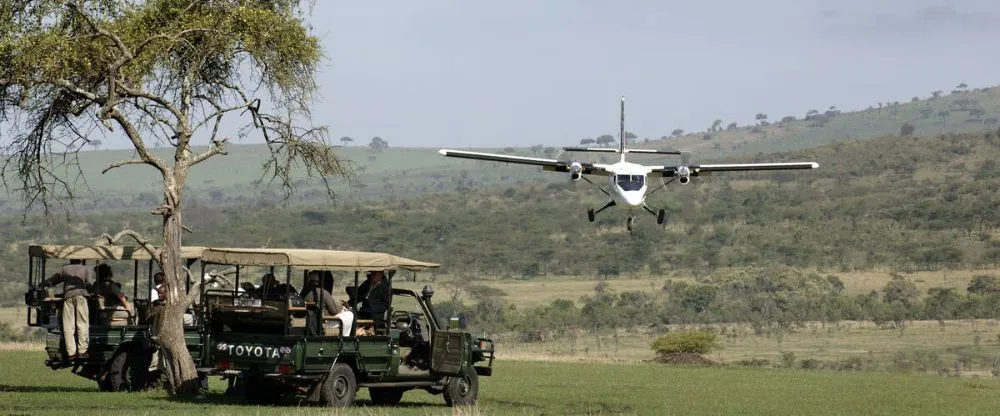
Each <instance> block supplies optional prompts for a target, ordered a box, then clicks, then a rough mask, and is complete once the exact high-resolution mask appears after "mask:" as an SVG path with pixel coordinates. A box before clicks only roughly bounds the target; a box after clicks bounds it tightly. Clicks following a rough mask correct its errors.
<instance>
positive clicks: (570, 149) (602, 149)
mask: <svg viewBox="0 0 1000 416" xmlns="http://www.w3.org/2000/svg"><path fill="white" fill-rule="evenodd" d="M563 150H564V151H567V152H595V153H618V149H615V148H612V147H564V148H563ZM625 153H645V154H650V155H679V154H682V153H683V152H682V151H680V150H656V149H625Z"/></svg>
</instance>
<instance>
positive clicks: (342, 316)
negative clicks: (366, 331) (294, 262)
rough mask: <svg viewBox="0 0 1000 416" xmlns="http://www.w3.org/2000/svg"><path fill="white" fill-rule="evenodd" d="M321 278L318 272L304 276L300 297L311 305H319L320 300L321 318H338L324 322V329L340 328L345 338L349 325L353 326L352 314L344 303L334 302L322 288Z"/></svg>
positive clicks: (349, 329)
mask: <svg viewBox="0 0 1000 416" xmlns="http://www.w3.org/2000/svg"><path fill="white" fill-rule="evenodd" d="M322 277H323V275H322V272H320V271H319V270H310V271H309V273H307V274H306V285H305V288H303V289H302V294H301V296H302V298H303V299H304V300H305V301H306V302H313V303H319V302H320V301H321V300H320V298H322V302H323V304H322V305H320V306H321V309H320V310H321V312H322V316H324V317H334V318H338V319H330V320H325V325H326V327H327V328H340V335H341V336H347V335H348V334H350V333H351V325H353V324H354V313H353V312H351V310H350V309H349V308H348V307H347V305H345V304H344V302H339V303H338V302H337V301H336V300H334V299H333V295H332V294H330V292H329V291H328V290H326V289H324V288H323V284H322V282H321V280H322V279H321V278H322ZM321 321H324V320H321ZM321 323H322V322H321Z"/></svg>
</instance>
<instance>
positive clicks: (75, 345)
mask: <svg viewBox="0 0 1000 416" xmlns="http://www.w3.org/2000/svg"><path fill="white" fill-rule="evenodd" d="M59 283H62V289H63V293H62V296H63V309H62V331H63V342H64V343H65V344H66V356H67V358H68V359H69V360H70V361H75V360H85V359H87V358H89V355H88V353H87V349H88V347H89V345H90V308H89V307H88V306H87V297H89V296H90V292H91V291H92V290H93V286H94V276H93V274H92V273H91V271H90V268H88V267H87V266H84V265H83V262H82V261H80V260H70V262H69V264H67V265H65V266H63V267H62V268H60V269H59V272H58V273H56V274H55V275H53V276H52V277H50V278H48V279H47V280H45V281H43V282H42V287H48V286H53V285H57V284H59Z"/></svg>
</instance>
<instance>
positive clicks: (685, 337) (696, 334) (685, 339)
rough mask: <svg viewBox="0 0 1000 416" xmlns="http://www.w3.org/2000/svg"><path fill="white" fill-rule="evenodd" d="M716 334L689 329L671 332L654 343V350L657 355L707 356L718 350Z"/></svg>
mask: <svg viewBox="0 0 1000 416" xmlns="http://www.w3.org/2000/svg"><path fill="white" fill-rule="evenodd" d="M715 337H716V335H715V332H712V331H709V330H701V329H687V330H681V331H676V332H671V333H669V334H667V335H664V336H662V337H659V338H657V339H656V340H655V341H653V344H652V348H653V351H655V352H656V354H657V355H667V354H674V353H680V352H683V353H692V354H707V353H709V352H711V351H712V350H714V349H716V348H718V346H719V344H718V342H717V341H716V339H715Z"/></svg>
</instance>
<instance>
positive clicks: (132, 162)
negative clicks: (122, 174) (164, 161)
mask: <svg viewBox="0 0 1000 416" xmlns="http://www.w3.org/2000/svg"><path fill="white" fill-rule="evenodd" d="M148 164H149V162H146V161H145V160H142V159H128V160H120V161H117V162H115V163H112V164H110V165H108V167H106V168H104V170H102V171H101V174H105V173H108V171H109V170H111V169H117V168H120V167H122V166H125V165H148Z"/></svg>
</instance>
